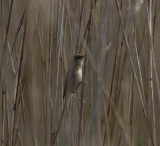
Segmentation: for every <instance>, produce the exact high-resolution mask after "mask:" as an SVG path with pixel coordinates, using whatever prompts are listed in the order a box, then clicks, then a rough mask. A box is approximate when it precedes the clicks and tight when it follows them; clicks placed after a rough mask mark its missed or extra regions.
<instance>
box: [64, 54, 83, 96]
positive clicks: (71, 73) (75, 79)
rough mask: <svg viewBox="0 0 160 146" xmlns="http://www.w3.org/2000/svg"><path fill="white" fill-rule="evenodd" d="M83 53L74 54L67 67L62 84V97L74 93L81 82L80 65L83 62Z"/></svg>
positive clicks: (81, 65)
mask: <svg viewBox="0 0 160 146" xmlns="http://www.w3.org/2000/svg"><path fill="white" fill-rule="evenodd" d="M84 57H85V55H81V54H78V55H75V56H74V58H73V61H72V62H71V64H70V65H69V69H68V72H67V76H66V80H65V84H64V92H63V99H64V97H65V98H69V97H70V96H71V94H72V93H74V92H75V91H76V90H77V88H78V85H79V84H80V83H81V82H82V67H83V62H84Z"/></svg>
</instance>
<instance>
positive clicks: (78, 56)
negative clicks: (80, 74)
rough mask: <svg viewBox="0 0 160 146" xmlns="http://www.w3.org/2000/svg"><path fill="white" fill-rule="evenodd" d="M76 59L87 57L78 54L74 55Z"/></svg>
mask: <svg viewBox="0 0 160 146" xmlns="http://www.w3.org/2000/svg"><path fill="white" fill-rule="evenodd" d="M74 57H75V58H76V59H81V58H85V55H81V54H77V55H75V56H74Z"/></svg>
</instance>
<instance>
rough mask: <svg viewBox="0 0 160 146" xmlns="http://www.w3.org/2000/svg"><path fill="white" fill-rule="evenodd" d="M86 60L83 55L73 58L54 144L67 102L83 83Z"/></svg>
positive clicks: (66, 81) (65, 85)
mask: <svg viewBox="0 0 160 146" xmlns="http://www.w3.org/2000/svg"><path fill="white" fill-rule="evenodd" d="M84 58H85V55H81V54H78V55H75V56H74V58H73V61H72V62H71V64H70V65H69V69H68V72H67V76H66V80H65V84H64V92H63V100H64V99H65V101H63V103H62V106H63V107H62V113H61V116H60V120H59V124H58V127H57V131H56V133H55V137H54V139H53V144H55V142H56V139H57V135H58V132H59V129H60V126H61V123H62V118H63V115H64V111H65V108H66V105H67V101H68V99H69V98H70V97H71V95H72V93H74V92H75V91H76V89H77V88H78V85H79V84H80V83H81V82H82V67H83V62H84ZM63 104H64V105H63Z"/></svg>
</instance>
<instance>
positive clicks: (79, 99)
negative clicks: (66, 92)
mask: <svg viewBox="0 0 160 146" xmlns="http://www.w3.org/2000/svg"><path fill="white" fill-rule="evenodd" d="M72 97H74V98H75V99H77V100H78V101H80V102H83V103H85V101H84V100H82V99H81V98H78V97H76V96H74V95H72Z"/></svg>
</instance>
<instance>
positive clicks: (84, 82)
mask: <svg viewBox="0 0 160 146" xmlns="http://www.w3.org/2000/svg"><path fill="white" fill-rule="evenodd" d="M81 84H86V81H81V82H79V83H78V84H77V86H76V89H75V90H74V91H73V92H72V93H75V92H76V91H77V89H78V87H79V86H80V85H81Z"/></svg>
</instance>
